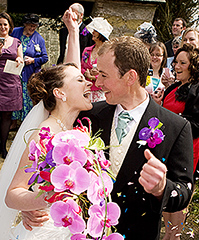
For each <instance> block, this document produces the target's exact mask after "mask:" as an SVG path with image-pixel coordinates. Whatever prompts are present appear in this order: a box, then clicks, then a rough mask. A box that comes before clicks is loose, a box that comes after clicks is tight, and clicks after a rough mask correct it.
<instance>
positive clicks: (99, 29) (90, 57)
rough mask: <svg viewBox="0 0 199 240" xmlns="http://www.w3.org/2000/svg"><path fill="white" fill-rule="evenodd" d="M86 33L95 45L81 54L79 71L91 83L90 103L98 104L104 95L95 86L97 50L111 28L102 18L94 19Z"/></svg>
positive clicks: (105, 39) (107, 36)
mask: <svg viewBox="0 0 199 240" xmlns="http://www.w3.org/2000/svg"><path fill="white" fill-rule="evenodd" d="M86 28H87V29H88V31H89V32H90V33H92V35H93V37H92V40H93V41H94V42H95V44H94V45H93V46H91V47H86V48H85V49H84V51H83V53H82V60H81V71H82V74H84V76H85V77H86V79H87V80H89V81H91V82H92V83H93V85H92V87H91V92H92V93H91V101H92V102H98V101H101V100H104V99H105V97H104V93H103V92H102V90H101V89H100V88H98V87H97V86H96V85H95V81H96V79H97V77H98V71H97V70H96V67H97V56H98V54H97V53H98V50H99V49H100V47H101V46H102V44H103V42H105V41H107V40H108V38H109V36H110V34H111V32H112V30H113V27H112V26H111V25H110V24H109V23H108V21H107V20H106V19H103V18H102V17H96V18H94V19H93V21H92V22H91V23H90V24H88V25H87V26H86Z"/></svg>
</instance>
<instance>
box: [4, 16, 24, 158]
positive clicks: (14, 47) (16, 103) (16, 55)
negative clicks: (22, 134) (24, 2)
mask: <svg viewBox="0 0 199 240" xmlns="http://www.w3.org/2000/svg"><path fill="white" fill-rule="evenodd" d="M13 28H14V24H13V21H12V19H11V17H10V16H9V15H8V14H7V13H5V12H3V13H0V37H1V38H3V39H4V40H3V42H1V43H0V69H1V71H0V79H1V84H0V99H1V100H0V116H1V117H0V119H1V120H0V143H1V145H0V151H1V153H2V158H6V155H7V149H6V142H7V138H8V133H9V130H10V125H11V116H12V112H13V111H16V110H20V109H21V108H22V87H21V81H20V77H19V76H18V75H14V74H10V73H5V72H3V70H4V67H5V64H6V61H7V60H12V61H16V62H17V65H19V64H20V63H23V54H22V47H21V42H20V41H19V40H18V39H16V38H13V37H11V36H9V35H10V34H11V33H12V31H13Z"/></svg>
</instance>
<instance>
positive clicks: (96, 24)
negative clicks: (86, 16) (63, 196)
mask: <svg viewBox="0 0 199 240" xmlns="http://www.w3.org/2000/svg"><path fill="white" fill-rule="evenodd" d="M86 28H87V29H88V31H89V32H90V33H91V34H92V33H93V30H95V31H97V32H98V33H100V34H101V35H102V36H104V37H105V38H106V39H107V40H109V36H110V34H111V32H112V31H113V27H112V26H111V24H110V23H109V22H108V21H107V20H106V19H104V18H102V17H96V18H93V20H92V22H91V23H89V24H88V25H87V26H86Z"/></svg>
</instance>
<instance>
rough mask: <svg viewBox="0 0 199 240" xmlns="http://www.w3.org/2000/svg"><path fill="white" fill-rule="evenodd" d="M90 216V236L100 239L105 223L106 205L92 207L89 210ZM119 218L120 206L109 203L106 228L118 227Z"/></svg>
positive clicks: (88, 224) (88, 227) (88, 225)
mask: <svg viewBox="0 0 199 240" xmlns="http://www.w3.org/2000/svg"><path fill="white" fill-rule="evenodd" d="M88 214H89V216H90V218H89V219H88V223H87V230H88V232H89V234H90V235H91V236H92V237H100V236H101V234H102V231H103V227H104V223H105V205H103V206H99V205H97V204H95V205H92V206H91V207H90V208H89V210H88ZM119 217H120V208H119V206H118V205H117V204H116V203H114V202H109V203H108V204H107V217H106V227H108V228H109V227H111V226H114V225H117V224H118V218H119Z"/></svg>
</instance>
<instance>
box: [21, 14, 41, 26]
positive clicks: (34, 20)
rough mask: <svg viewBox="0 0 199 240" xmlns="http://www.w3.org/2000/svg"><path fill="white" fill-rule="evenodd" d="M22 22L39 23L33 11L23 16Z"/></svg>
mask: <svg viewBox="0 0 199 240" xmlns="http://www.w3.org/2000/svg"><path fill="white" fill-rule="evenodd" d="M22 22H23V23H32V24H39V16H38V15H37V14H34V13H28V14H26V15H24V16H23V20H22Z"/></svg>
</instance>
